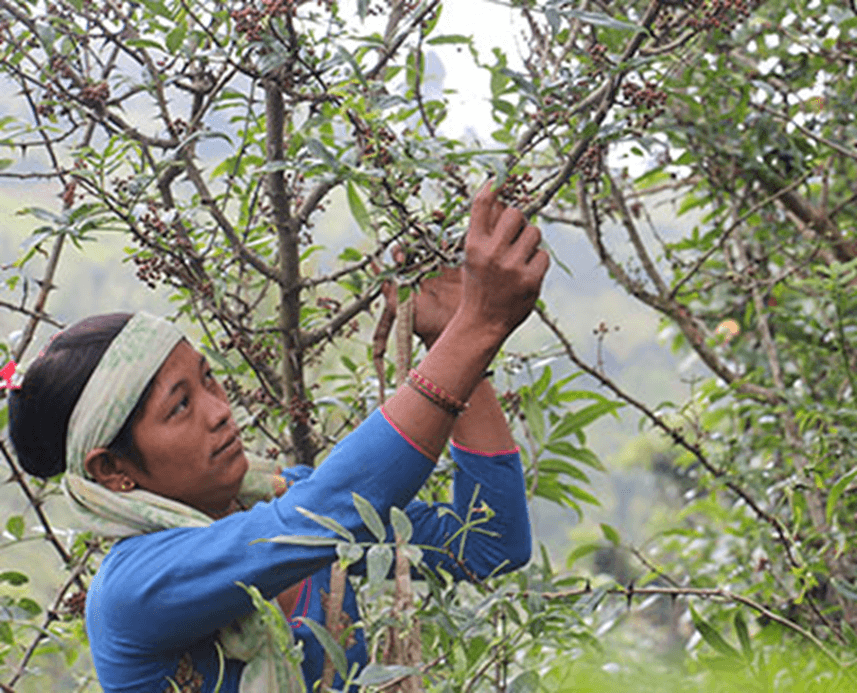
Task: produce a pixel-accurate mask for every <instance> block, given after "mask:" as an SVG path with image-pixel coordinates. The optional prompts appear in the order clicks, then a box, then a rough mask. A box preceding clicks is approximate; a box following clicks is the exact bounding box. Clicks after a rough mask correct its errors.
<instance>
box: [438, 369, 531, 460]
mask: <svg viewBox="0 0 857 693" xmlns="http://www.w3.org/2000/svg"><path fill="white" fill-rule="evenodd" d="M452 440H453V442H455V443H456V444H457V445H459V446H461V447H463V448H467V449H469V450H471V451H474V452H481V453H487V454H492V453H497V452H506V451H510V450H514V449H515V448H516V447H517V446H516V444H515V439H514V438H512V433H511V431H509V426H508V424H507V423H506V416H505V415H504V414H503V409H502V408H501V407H500V403H499V402H498V401H497V393H496V392H495V391H494V387H493V386H492V385H491V381H490V380H488V378H482V380H481V382H480V383H479V385H477V386H476V389H475V390H474V391H473V395H472V396H471V397H470V407H469V408H468V409H467V411H465V412H464V413H462V414H461V415H460V416H459V417H458V418H457V419H456V420H455V425H454V427H453V429H452Z"/></svg>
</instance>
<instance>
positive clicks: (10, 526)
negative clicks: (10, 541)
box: [6, 515, 24, 541]
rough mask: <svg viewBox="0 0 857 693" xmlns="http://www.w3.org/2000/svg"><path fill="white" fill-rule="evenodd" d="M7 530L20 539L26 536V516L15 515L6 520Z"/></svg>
mask: <svg viewBox="0 0 857 693" xmlns="http://www.w3.org/2000/svg"><path fill="white" fill-rule="evenodd" d="M6 531H7V532H9V534H11V535H12V536H13V537H15V539H18V540H19V541H20V540H21V538H22V537H23V536H24V518H23V517H21V516H20V515H13V516H12V517H10V518H9V519H8V520H7V521H6Z"/></svg>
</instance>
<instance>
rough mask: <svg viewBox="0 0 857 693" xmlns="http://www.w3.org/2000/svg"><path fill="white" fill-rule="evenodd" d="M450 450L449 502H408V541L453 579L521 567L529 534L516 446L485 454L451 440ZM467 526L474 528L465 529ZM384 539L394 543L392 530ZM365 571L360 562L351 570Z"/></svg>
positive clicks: (427, 562)
mask: <svg viewBox="0 0 857 693" xmlns="http://www.w3.org/2000/svg"><path fill="white" fill-rule="evenodd" d="M451 450H452V459H453V461H454V463H455V472H454V477H453V500H452V503H434V504H429V503H425V502H423V501H412V502H411V503H409V504H408V506H407V507H406V508H405V512H406V514H407V516H408V518H409V519H410V521H411V524H412V525H413V536H412V538H411V541H410V543H411V544H414V545H418V546H420V547H421V548H422V549H423V561H424V563H425V565H426V566H428V567H429V568H430V569H432V570H435V571H437V570H438V568H441V569H443V570H444V571H446V572H448V573H450V574H451V575H452V577H453V578H454V579H455V580H473V579H480V580H481V579H484V578H486V577H488V576H490V575H492V574H501V573H506V572H509V571H511V570H514V569H516V568H520V567H521V566H523V565H525V564H526V563H527V562H528V561H529V560H530V555H531V553H532V537H531V534H530V518H529V512H528V509H527V496H526V486H525V484H524V474H523V470H522V469H521V456H520V454H519V453H518V451H517V449H516V450H508V451H503V452H498V453H483V452H479V451H476V450H469V449H467V448H464V447H461V446H459V445H456V444H455V443H453V444H452V445H451ZM468 517H469V522H468ZM465 524H471V525H472V527H471V528H469V529H463V527H464V525H465ZM388 541H393V530H392V528H388ZM365 570H366V566H365V562H364V561H360V562H359V563H357V564H356V565H355V566H354V567H353V568H352V571H351V572H353V573H356V574H363V573H364V572H365ZM414 576H415V577H418V574H417V573H414Z"/></svg>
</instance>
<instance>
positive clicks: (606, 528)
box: [601, 522, 622, 546]
mask: <svg viewBox="0 0 857 693" xmlns="http://www.w3.org/2000/svg"><path fill="white" fill-rule="evenodd" d="M601 532H602V533H603V534H604V538H605V539H606V540H607V541H609V542H610V543H611V544H613V546H619V544H621V543H622V538H621V537H620V536H619V532H617V531H616V530H615V529H613V528H612V527H611V526H610V525H608V524H605V523H604V522H602V523H601Z"/></svg>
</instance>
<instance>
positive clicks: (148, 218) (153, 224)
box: [114, 179, 213, 297]
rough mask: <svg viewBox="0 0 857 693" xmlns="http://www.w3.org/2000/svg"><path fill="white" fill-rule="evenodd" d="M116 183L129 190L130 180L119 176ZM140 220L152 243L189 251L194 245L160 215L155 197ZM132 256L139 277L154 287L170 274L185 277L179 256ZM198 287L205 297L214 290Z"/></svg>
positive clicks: (207, 287) (120, 188)
mask: <svg viewBox="0 0 857 693" xmlns="http://www.w3.org/2000/svg"><path fill="white" fill-rule="evenodd" d="M114 186H116V188H117V190H120V191H124V190H127V187H128V181H127V180H123V179H117V180H115V181H114ZM140 223H141V225H142V228H141V229H140V233H141V235H142V236H143V239H144V240H146V241H149V244H150V245H152V246H161V245H163V243H165V242H166V243H167V244H168V245H170V246H173V247H175V248H178V249H181V250H185V251H187V250H191V249H192V247H193V245H192V243H191V242H190V240H189V239H188V238H187V237H185V236H184V235H180V234H177V233H176V232H175V230H174V229H171V228H170V227H169V226H168V225H167V223H166V222H165V221H164V220H163V219H161V218H160V216H159V215H158V208H157V204H156V203H155V202H154V200H149V203H148V211H147V212H146V213H145V214H144V215H143V216H142V217H140ZM132 259H133V262H134V264H135V265H137V278H138V279H140V281H142V282H143V283H144V284H145V285H146V286H148V287H149V288H150V289H155V288H157V282H159V281H163V280H164V279H165V278H166V277H167V276H174V275H178V276H185V273H184V271H183V270H184V268H183V267H182V265H181V261H180V260H178V259H177V258H175V257H169V258H164V257H162V256H161V255H159V254H152V255H151V256H149V257H143V256H140V255H134V256H133V258H132ZM196 288H197V289H198V290H199V292H200V293H201V294H202V295H203V296H205V297H210V296H211V295H212V293H213V288H212V287H211V284H210V283H204V284H200V285H199V286H197V287H196Z"/></svg>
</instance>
